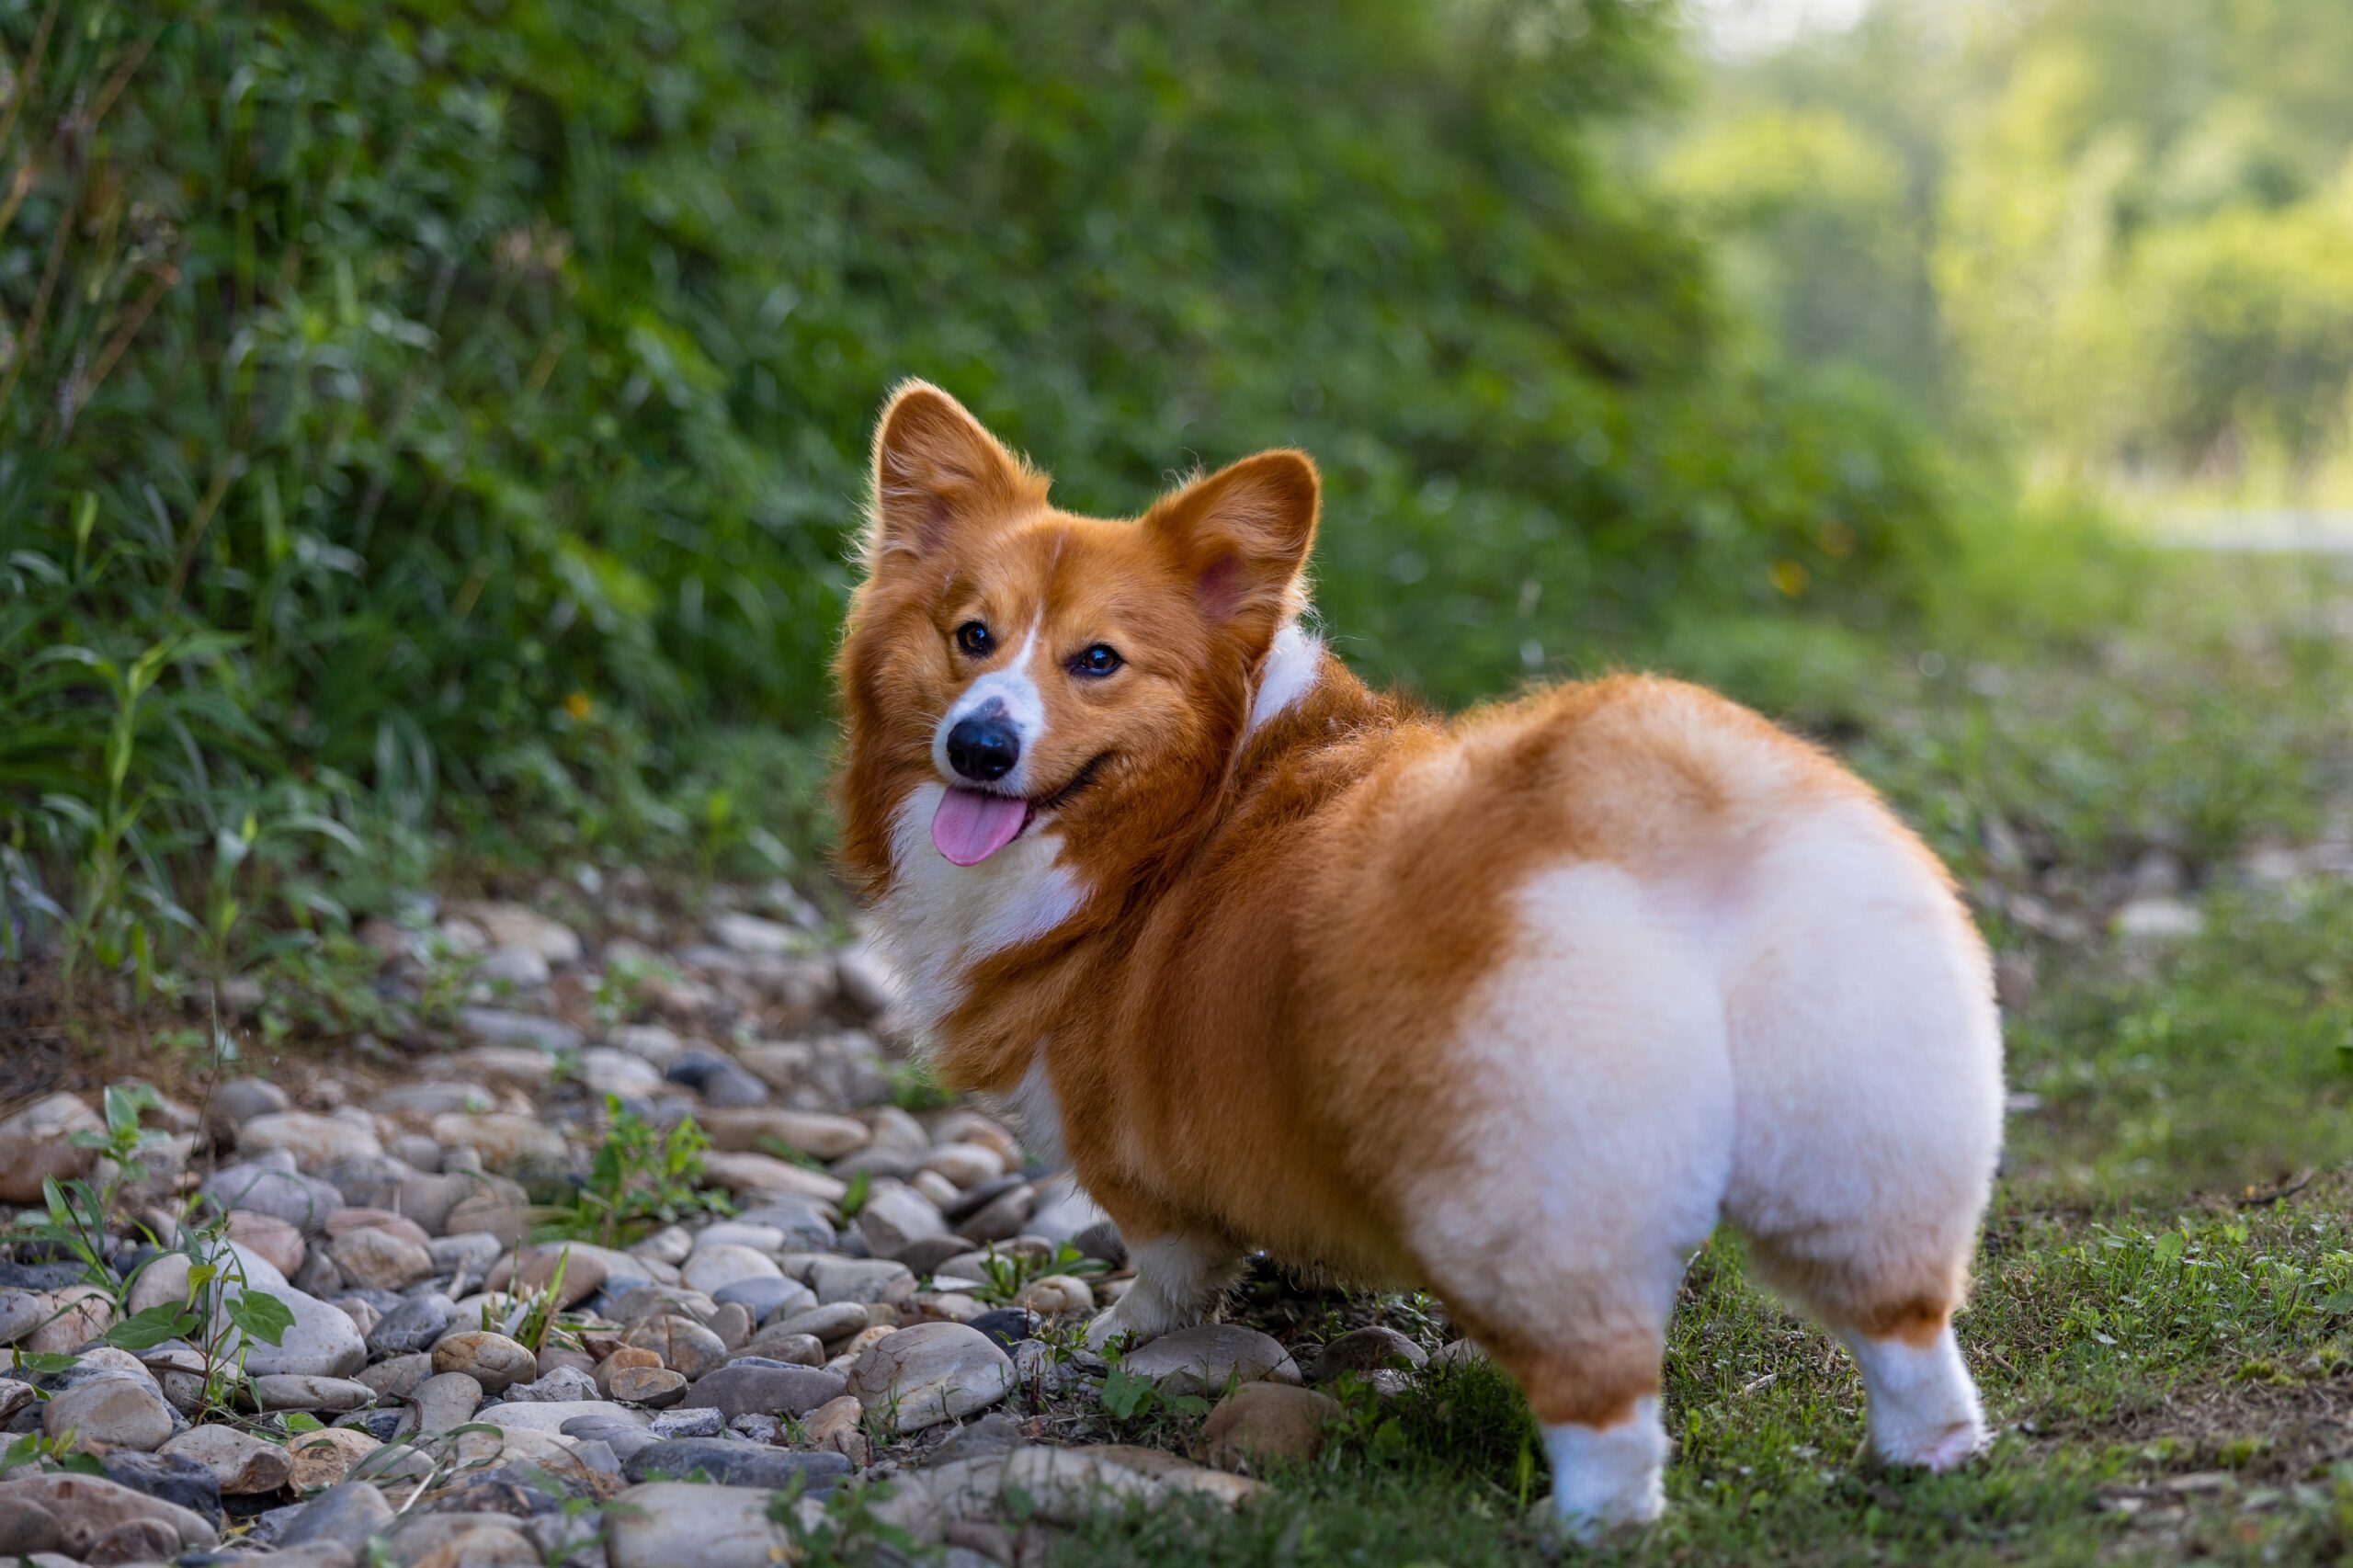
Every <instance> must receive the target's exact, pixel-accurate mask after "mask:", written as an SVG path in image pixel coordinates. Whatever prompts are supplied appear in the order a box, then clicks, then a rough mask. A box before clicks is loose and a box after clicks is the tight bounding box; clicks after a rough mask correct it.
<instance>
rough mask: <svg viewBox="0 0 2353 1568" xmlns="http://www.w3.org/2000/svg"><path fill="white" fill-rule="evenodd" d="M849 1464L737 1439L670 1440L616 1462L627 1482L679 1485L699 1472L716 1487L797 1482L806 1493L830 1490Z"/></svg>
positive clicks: (829, 1456) (822, 1453)
mask: <svg viewBox="0 0 2353 1568" xmlns="http://www.w3.org/2000/svg"><path fill="white" fill-rule="evenodd" d="M849 1470H850V1464H849V1460H847V1459H844V1458H843V1457H842V1456H841V1455H839V1454H836V1453H833V1452H830V1451H818V1452H801V1451H797V1450H795V1449H772V1448H769V1447H768V1446H767V1444H765V1443H747V1442H745V1441H744V1440H743V1439H741V1438H738V1437H673V1438H671V1439H670V1440H669V1441H668V1442H666V1443H653V1444H649V1445H648V1446H646V1447H645V1448H642V1449H638V1450H637V1452H635V1453H634V1454H631V1456H630V1457H629V1458H628V1459H627V1460H623V1461H622V1462H621V1474H622V1475H623V1476H625V1477H627V1478H628V1479H629V1480H631V1481H632V1482H641V1481H654V1480H671V1481H682V1480H684V1479H686V1478H687V1477H688V1476H689V1475H692V1474H694V1473H696V1472H697V1471H700V1472H701V1473H703V1474H704V1475H707V1476H709V1477H710V1479H711V1481H712V1482H713V1483H716V1484H718V1485H721V1486H763V1487H767V1488H769V1489H770V1490H777V1489H780V1488H783V1487H787V1486H790V1485H791V1484H792V1483H793V1481H794V1479H795V1478H796V1477H798V1478H799V1479H800V1481H801V1485H802V1488H803V1489H804V1490H805V1491H808V1492H823V1491H827V1490H830V1489H831V1488H832V1487H833V1486H834V1484H835V1483H836V1482H838V1481H840V1480H841V1479H842V1478H843V1477H844V1476H847V1474H849Z"/></svg>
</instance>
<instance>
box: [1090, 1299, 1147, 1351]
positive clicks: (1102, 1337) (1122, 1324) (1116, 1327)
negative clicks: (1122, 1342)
mask: <svg viewBox="0 0 2353 1568" xmlns="http://www.w3.org/2000/svg"><path fill="white" fill-rule="evenodd" d="M1135 1331H1136V1325H1135V1324H1133V1323H1131V1322H1130V1321H1128V1320H1127V1319H1125V1318H1122V1317H1121V1316H1120V1309H1119V1308H1118V1307H1116V1306H1114V1307H1111V1308H1109V1309H1108V1310H1107V1311H1104V1312H1097V1314H1096V1317H1095V1321H1094V1322H1093V1323H1090V1324H1087V1325H1086V1347H1087V1348H1088V1349H1089V1350H1100V1349H1102V1348H1103V1347H1104V1346H1106V1345H1108V1344H1110V1343H1111V1341H1113V1340H1115V1339H1118V1338H1120V1336H1122V1335H1132V1334H1134V1333H1135Z"/></svg>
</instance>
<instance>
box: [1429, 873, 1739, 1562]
mask: <svg viewBox="0 0 2353 1568" xmlns="http://www.w3.org/2000/svg"><path fill="white" fill-rule="evenodd" d="M1514 914H1515V940H1514V943H1513V947H1512V949H1511V950H1510V951H1509V952H1508V953H1507V954H1506V956H1505V957H1504V958H1503V960H1501V961H1500V962H1499V963H1498V964H1497V965H1496V966H1495V968H1494V969H1493V970H1492V971H1489V972H1488V973H1487V974H1486V975H1485V976H1484V977H1483V979H1482V980H1481V981H1480V983H1479V984H1478V986H1477V988H1476V990H1475V993H1474V994H1473V996H1472V1000H1471V1004H1470V1006H1467V1007H1466V1008H1465V1009H1464V1010H1463V1013H1462V1016H1461V1017H1460V1018H1458V1019H1457V1020H1456V1021H1455V1023H1454V1025H1453V1027H1452V1029H1451V1035H1452V1040H1451V1043H1450V1044H1449V1050H1448V1063H1449V1068H1450V1069H1451V1074H1452V1082H1451V1084H1450V1085H1449V1091H1448V1096H1447V1097H1448V1099H1449V1102H1450V1103H1449V1105H1448V1106H1447V1107H1445V1108H1444V1114H1442V1115H1433V1114H1432V1113H1433V1111H1434V1110H1435V1109H1437V1108H1431V1107H1424V1108H1420V1112H1419V1115H1420V1120H1421V1123H1422V1124H1423V1125H1425V1126H1431V1127H1436V1128H1442V1129H1443V1131H1442V1133H1441V1134H1440V1135H1441V1136H1442V1137H1443V1138H1444V1139H1445V1141H1446V1147H1445V1148H1443V1149H1442V1150H1438V1151H1433V1152H1432V1153H1433V1156H1434V1157H1432V1158H1431V1159H1429V1160H1428V1161H1427V1165H1426V1174H1424V1175H1422V1176H1417V1177H1416V1180H1415V1188H1414V1190H1412V1191H1411V1192H1409V1193H1407V1194H1406V1195H1404V1201H1403V1202H1402V1203H1401V1205H1400V1207H1401V1209H1402V1210H1403V1211H1404V1216H1405V1221H1406V1224H1405V1230H1406V1232H1407V1239H1408V1242H1409V1244H1410V1245H1411V1247H1412V1249H1413V1252H1414V1255H1415V1259H1416V1261H1417V1262H1418V1263H1419V1264H1420V1266H1421V1267H1422V1268H1423V1270H1424V1272H1425V1274H1426V1276H1427V1278H1428V1279H1429V1281H1430V1283H1431V1284H1432V1286H1433V1287H1435V1288H1436V1289H1437V1290H1438V1291H1439V1293H1440V1294H1441V1295H1442V1296H1443V1297H1444V1298H1445V1300H1446V1302H1447V1305H1448V1308H1449V1311H1450V1312H1452V1313H1453V1315H1454V1316H1455V1318H1456V1319H1457V1321H1458V1322H1460V1323H1461V1324H1462V1325H1463V1326H1464V1327H1465V1328H1466V1329H1468V1330H1469V1331H1470V1333H1471V1335H1472V1338H1473V1339H1475V1340H1477V1341H1478V1343H1479V1344H1480V1345H1481V1346H1483V1347H1484V1348H1485V1349H1486V1350H1487V1351H1488V1353H1489V1354H1490V1355H1492V1356H1493V1357H1494V1358H1495V1360H1496V1361H1497V1362H1498V1363H1499V1364H1500V1365H1501V1366H1502V1367H1503V1368H1504V1369H1506V1370H1507V1371H1509V1372H1510V1373H1511V1374H1512V1375H1513V1376H1514V1377H1516V1378H1517V1379H1518V1381H1519V1383H1520V1385H1521V1387H1522V1388H1523V1389H1525V1390H1526V1391H1527V1394H1528V1402H1529V1407H1530V1408H1531V1409H1532V1410H1533V1411H1534V1412H1535V1415H1536V1418H1537V1420H1538V1421H1540V1423H1542V1425H1543V1426H1544V1434H1545V1448H1546V1449H1547V1451H1548V1452H1549V1453H1550V1455H1551V1457H1552V1471H1553V1493H1552V1501H1553V1506H1554V1508H1555V1510H1556V1511H1557V1512H1558V1514H1559V1515H1560V1517H1562V1519H1563V1521H1564V1522H1565V1523H1566V1524H1568V1525H1569V1527H1570V1528H1573V1529H1575V1530H1578V1531H1581V1532H1584V1531H1590V1530H1593V1529H1595V1528H1600V1527H1604V1526H1610V1525H1620V1524H1639V1523H1643V1522H1645V1521H1647V1520H1650V1519H1652V1518H1655V1517H1657V1515H1658V1513H1659V1511H1660V1508H1661V1506H1662V1504H1663V1498H1664V1493H1663V1489H1662V1476H1663V1471H1664V1469H1665V1462H1666V1456H1667V1447H1668V1445H1667V1437H1666V1430H1665V1426H1664V1425H1663V1424H1662V1422H1661V1419H1660V1413H1659V1397H1658V1396H1659V1381H1660V1377H1659V1359H1660V1355H1661V1353H1662V1350H1663V1348H1664V1346H1665V1329H1666V1320H1667V1315H1668V1313H1669V1312H1671V1311H1672V1310H1673V1308H1674V1305H1675V1297H1676V1290H1677V1284H1678V1282H1679V1281H1680V1279H1681V1278H1682V1274H1683V1268H1684V1265H1685V1263H1686V1262H1687V1261H1688V1258H1689V1256H1690V1255H1691V1254H1692V1252H1694V1251H1695V1250H1697V1249H1698V1247H1699V1245H1700V1244H1702V1243H1703V1242H1704V1241H1706V1239H1707V1236H1708V1233H1709V1231H1710V1230H1711V1228H1712V1226H1713V1225H1714V1223H1715V1219H1716V1211H1717V1206H1718V1203H1719V1200H1720V1199H1721V1197H1722V1192H1723V1184H1724V1180H1725V1176H1726V1172H1727V1170H1728V1168H1729V1165H1730V1160H1731V1146H1732V1116H1733V1112H1732V1094H1731V1079H1730V1073H1729V1067H1728V1063H1727V1060H1726V1055H1725V1049H1724V1037H1723V1010H1722V1000H1721V994H1720V993H1719V992H1718V991H1717V990H1716V988H1715V986H1714V983H1713V981H1712V977H1711V975H1710V973H1709V972H1708V971H1707V968H1706V965H1705V962H1704V960H1703V959H1702V957H1701V955H1699V953H1697V952H1696V951H1694V950H1693V949H1692V947H1691V944H1690V941H1689V939H1688V936H1687V935H1686V934H1685V933H1684V932H1683V931H1681V930H1680V929H1678V928H1677V926H1676V925H1675V923H1674V922H1672V921H1671V920H1669V919H1668V918H1666V917H1665V915H1663V914H1662V913H1661V912H1660V910H1659V909H1658V908H1657V907H1656V906H1655V905H1654V901H1653V900H1652V899H1651V898H1650V897H1649V896H1648V895H1647V894H1646V892H1644V890H1643V887H1642V886H1641V884H1640V883H1638V882H1637V881H1635V880H1634V879H1633V878H1631V876H1629V875H1627V874H1626V873H1625V872H1623V871H1620V870H1618V869H1614V868H1611V867H1608V866H1600V865H1577V866H1571V867H1567V868H1563V869H1554V870H1551V871H1547V872H1544V873H1541V874H1540V875H1538V876H1537V877H1535V878H1534V879H1532V880H1531V881H1529V884H1528V885H1527V886H1526V887H1525V888H1524V889H1523V890H1522V891H1521V893H1520V895H1519V899H1518V907H1517V908H1516V909H1515V911H1514ZM1416 1164H1417V1165H1423V1162H1416Z"/></svg>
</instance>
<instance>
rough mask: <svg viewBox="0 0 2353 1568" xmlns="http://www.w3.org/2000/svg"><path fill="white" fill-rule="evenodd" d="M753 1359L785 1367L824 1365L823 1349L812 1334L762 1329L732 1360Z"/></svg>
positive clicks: (822, 1345)
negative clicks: (761, 1359) (773, 1362)
mask: <svg viewBox="0 0 2353 1568" xmlns="http://www.w3.org/2000/svg"><path fill="white" fill-rule="evenodd" d="M753 1358H763V1359H767V1360H770V1361H775V1362H778V1363H779V1364H780V1365H783V1366H787V1367H822V1366H824V1364H825V1347H824V1344H823V1343H821V1342H820V1341H819V1340H818V1338H817V1336H816V1335H813V1334H793V1333H790V1332H788V1331H781V1330H778V1329H773V1328H764V1329H762V1330H760V1332H759V1333H758V1334H756V1335H753V1336H752V1339H751V1341H750V1342H749V1343H748V1344H746V1345H745V1346H744V1348H743V1349H742V1350H741V1351H740V1352H738V1353H737V1354H736V1355H735V1356H734V1357H733V1358H732V1359H733V1360H736V1361H745V1360H751V1359H753Z"/></svg>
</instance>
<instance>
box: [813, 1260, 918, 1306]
mask: <svg viewBox="0 0 2353 1568" xmlns="http://www.w3.org/2000/svg"><path fill="white" fill-rule="evenodd" d="M901 1280H905V1281H907V1282H908V1283H910V1284H912V1283H913V1282H914V1280H915V1273H914V1271H913V1270H911V1269H909V1268H908V1267H907V1266H906V1265H905V1264H904V1263H890V1262H886V1261H884V1260H882V1259H880V1258H861V1257H829V1258H826V1259H824V1261H822V1262H820V1263H819V1264H818V1265H817V1267H815V1269H813V1271H812V1273H811V1277H810V1285H811V1287H812V1288H813V1290H815V1291H816V1292H817V1300H818V1301H825V1302H832V1301H861V1302H863V1301H881V1299H882V1296H883V1292H885V1291H886V1290H890V1288H891V1287H892V1286H893V1285H895V1284H898V1283H899V1282H900V1281H901Z"/></svg>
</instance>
